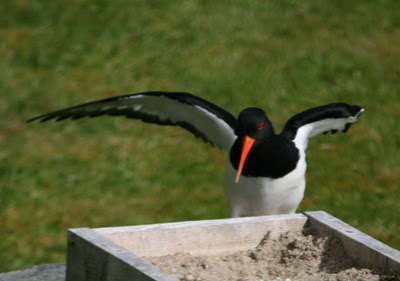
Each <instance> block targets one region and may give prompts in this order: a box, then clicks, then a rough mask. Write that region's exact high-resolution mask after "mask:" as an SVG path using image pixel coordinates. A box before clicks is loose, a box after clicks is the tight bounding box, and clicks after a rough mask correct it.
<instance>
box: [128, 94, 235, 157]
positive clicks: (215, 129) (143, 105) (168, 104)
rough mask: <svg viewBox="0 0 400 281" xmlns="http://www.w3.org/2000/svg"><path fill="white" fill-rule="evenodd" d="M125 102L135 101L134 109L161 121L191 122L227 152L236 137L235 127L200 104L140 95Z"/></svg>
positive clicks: (214, 143) (208, 138)
mask: <svg viewBox="0 0 400 281" xmlns="http://www.w3.org/2000/svg"><path fill="white" fill-rule="evenodd" d="M136 100H137V103H136ZM124 102H125V103H130V102H132V103H134V104H132V109H133V110H134V111H141V112H143V113H145V114H150V115H153V116H157V118H159V119H160V121H164V122H165V121H170V122H172V123H180V122H184V123H188V124H190V125H191V126H193V127H194V128H195V129H196V130H197V131H199V133H201V134H202V135H204V136H205V137H206V138H207V140H209V141H210V142H211V143H212V144H213V145H216V146H218V147H219V148H220V149H221V150H222V151H223V152H224V153H226V154H227V153H229V150H230V148H231V146H232V144H233V142H234V141H235V139H236V135H235V133H234V131H233V129H232V128H231V127H230V126H229V125H228V124H227V123H226V122H225V121H224V120H222V119H220V118H218V117H217V116H216V115H214V114H213V113H211V112H209V111H207V110H205V109H204V108H202V107H200V106H198V105H194V106H193V105H189V104H185V103H182V102H179V101H177V100H174V99H170V98H166V97H155V96H140V95H138V96H134V97H132V99H131V100H129V101H127V100H125V101H124Z"/></svg>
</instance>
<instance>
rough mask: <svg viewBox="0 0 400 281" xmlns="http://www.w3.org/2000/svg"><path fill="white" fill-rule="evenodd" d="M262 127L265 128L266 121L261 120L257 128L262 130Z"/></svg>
mask: <svg viewBox="0 0 400 281" xmlns="http://www.w3.org/2000/svg"><path fill="white" fill-rule="evenodd" d="M262 128H264V123H263V122H261V123H260V124H258V127H257V129H259V130H261V129H262Z"/></svg>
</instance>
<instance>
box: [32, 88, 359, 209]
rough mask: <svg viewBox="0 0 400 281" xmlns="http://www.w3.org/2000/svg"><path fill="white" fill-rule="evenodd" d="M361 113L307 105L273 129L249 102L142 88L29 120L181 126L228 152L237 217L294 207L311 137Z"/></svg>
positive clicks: (342, 106)
mask: <svg viewBox="0 0 400 281" xmlns="http://www.w3.org/2000/svg"><path fill="white" fill-rule="evenodd" d="M363 111H364V109H363V108H362V107H360V106H357V105H348V104H346V103H332V104H327V105H323V106H319V107H315V108H311V109H309V110H306V111H304V112H302V113H299V114H297V115H295V116H293V117H292V118H290V119H289V121H288V122H287V123H286V125H285V127H284V129H283V131H282V132H281V133H280V134H276V133H275V131H274V128H273V126H272V124H271V122H270V121H269V119H268V117H267V116H266V114H265V112H264V111H263V110H262V109H260V108H255V107H250V108H246V109H244V110H243V111H242V112H240V114H239V117H238V118H237V119H236V118H235V117H234V116H233V115H232V114H230V113H229V112H227V111H226V110H224V109H222V108H220V107H219V106H217V105H215V104H213V103H211V102H209V101H206V100H204V99H202V98H200V97H197V96H194V95H192V94H189V93H180V92H144V93H139V94H131V95H124V96H117V97H112V98H107V99H102V100H97V101H93V102H89V103H85V104H81V105H76V106H73V107H69V108H66V109H61V110H58V111H54V112H50V113H47V114H43V115H40V116H38V117H35V118H32V119H30V120H28V122H30V121H34V120H40V121H41V122H44V121H48V120H50V119H56V121H60V120H64V119H68V118H71V119H73V120H75V119H79V118H82V117H97V116H100V115H111V116H120V115H122V116H126V117H128V118H134V119H141V120H142V121H144V122H150V123H156V124H160V125H177V126H180V127H183V128H185V129H187V130H188V131H190V132H191V133H193V134H194V135H195V136H197V137H200V138H202V139H203V140H204V141H206V142H209V143H211V144H212V145H213V146H217V147H219V148H220V149H221V151H222V152H224V153H225V154H226V155H227V156H228V161H227V168H226V173H225V175H224V178H223V185H224V190H225V194H226V196H227V198H228V201H229V206H230V216H231V217H239V216H242V215H271V214H288V213H294V212H295V211H296V209H297V207H298V205H299V204H300V202H301V200H302V199H303V196H304V190H305V185H306V184H305V173H306V153H305V151H306V149H307V145H308V139H309V138H310V137H313V136H315V135H318V134H320V133H327V132H329V131H332V133H336V132H337V131H338V130H341V131H343V132H346V131H347V130H348V129H349V127H350V125H352V124H353V123H354V122H356V121H357V118H358V116H359V115H360V114H361V113H362V112H363Z"/></svg>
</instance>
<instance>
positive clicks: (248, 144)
mask: <svg viewBox="0 0 400 281" xmlns="http://www.w3.org/2000/svg"><path fill="white" fill-rule="evenodd" d="M254 141H255V139H252V138H251V137H248V136H245V137H244V138H243V144H242V155H241V156H240V162H239V167H238V171H237V175H236V180H235V183H238V181H239V178H240V175H241V174H242V170H243V166H244V162H246V158H247V155H248V154H249V152H250V149H251V148H252V147H253V144H254Z"/></svg>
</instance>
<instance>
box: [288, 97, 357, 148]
mask: <svg viewBox="0 0 400 281" xmlns="http://www.w3.org/2000/svg"><path fill="white" fill-rule="evenodd" d="M363 111H364V108H362V107H361V106H358V105H349V104H346V103H332V104H327V105H323V106H318V107H314V108H311V109H309V110H306V111H304V112H302V113H299V114H297V115H295V116H293V117H292V118H290V119H289V121H288V122H287V123H286V125H285V128H284V129H283V131H282V135H284V136H286V137H288V138H289V139H291V140H293V141H294V143H295V144H296V146H297V147H298V148H300V149H303V150H305V149H307V145H308V139H309V138H311V137H313V136H316V135H318V134H321V133H328V132H329V131H332V133H336V132H337V131H343V132H347V130H348V129H349V128H350V126H351V125H352V124H353V123H354V122H356V121H357V118H358V116H359V115H360V114H361V113H362V112H363Z"/></svg>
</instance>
